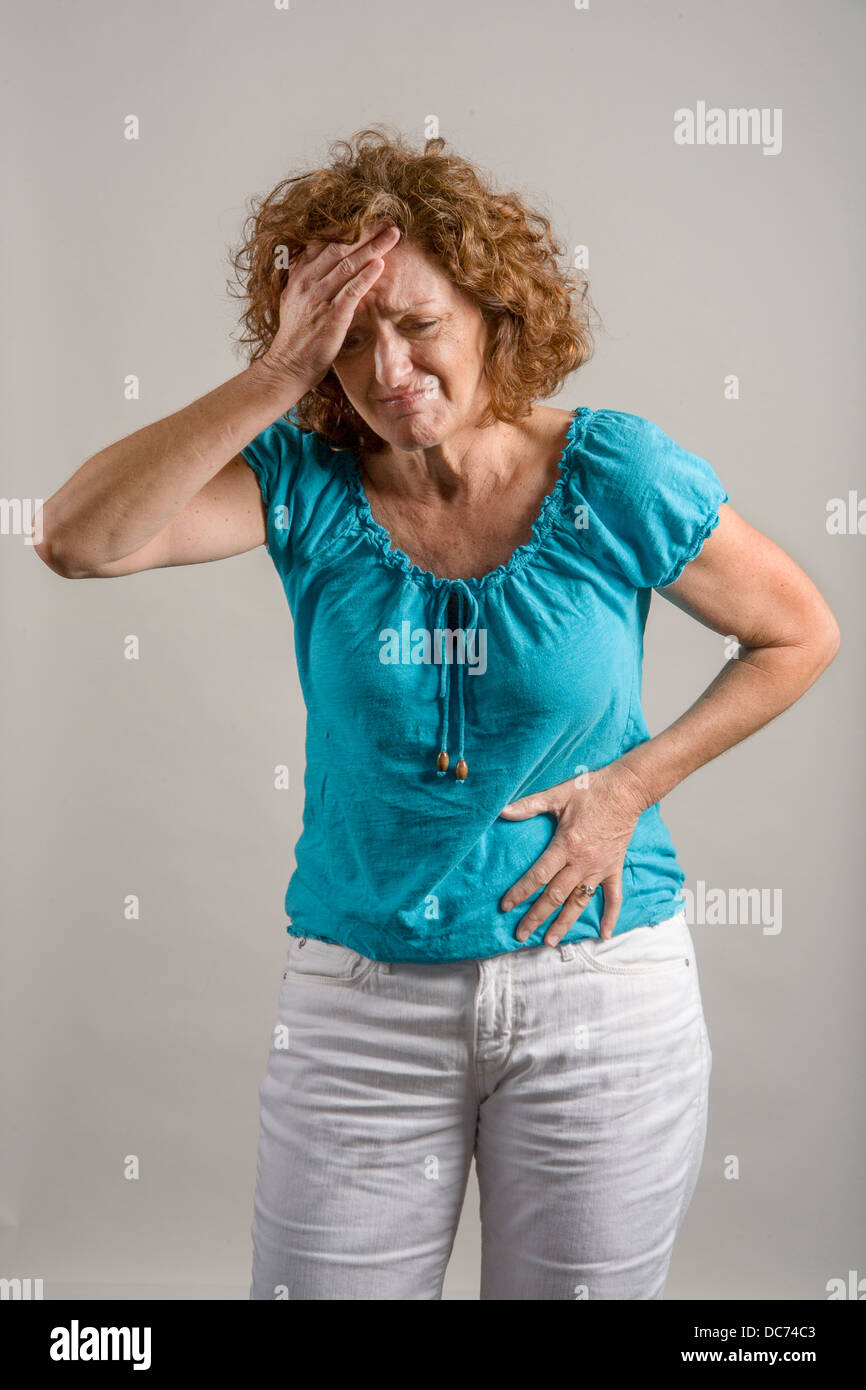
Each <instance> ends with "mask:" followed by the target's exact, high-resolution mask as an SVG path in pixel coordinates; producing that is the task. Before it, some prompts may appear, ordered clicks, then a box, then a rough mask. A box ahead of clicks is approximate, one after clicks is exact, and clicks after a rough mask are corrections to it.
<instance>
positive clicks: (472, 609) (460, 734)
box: [433, 579, 478, 782]
mask: <svg viewBox="0 0 866 1390" xmlns="http://www.w3.org/2000/svg"><path fill="white" fill-rule="evenodd" d="M452 598H455V599H456V609H457V621H456V623H455V625H454V628H455V629H456V634H457V635H456V636H455V637H454V639H453V643H452V648H451V649H452V652H453V654H454V656H455V658H456V657H457V656H458V654H461V655H462V656H463V660H462V661H457V663H456V664H457V766H456V767H455V769H454V775H455V777H456V778H457V781H458V782H465V781H466V778H467V776H468V773H469V767H468V765H467V763H466V758H465V757H464V753H465V748H464V739H465V733H466V709H465V701H466V695H465V689H464V681H465V678H466V677H465V669H464V668H465V666H466V655H467V646H468V644H467V639H466V633H467V630H472V631H473V632H474V634H475V641H476V644H477V642H478V601H477V599H476V598H475V595H474V594H473V593H472V590H471V589H470V588H469V586H468V585H467V584H466V583H465V582H464V580H462V579H452V580H449V581H448V583H447V584H443V585H442V590H441V592H440V594H439V600H438V605H437V607H436V609H435V617H434V623H433V630H434V634H435V632H436V631H439V632H441V633H442V634H443V638H442V648H441V656H442V669H441V671H440V673H439V699H440V701H441V703H442V736H441V740H440V744H441V746H440V750H439V756H438V758H437V759H436V771H437V773H438V774H439V776H440V777H444V776H445V773H446V772H447V771H448V767H449V764H450V758H449V756H448V718H449V706H450V703H451V666H452V662H451V661H449V660H448V659H447V652H446V647H445V640H444V632H445V628H446V621H447V618H448V616H449V615H448V609H449V606H450V602H451V600H452ZM464 608H465V610H466V612H465V614H464ZM465 616H468V618H469V621H468V622H465V621H464V617H465ZM434 641H435V636H434ZM461 641H462V644H463V645H462V652H460V653H458V650H457V644H458V642H461Z"/></svg>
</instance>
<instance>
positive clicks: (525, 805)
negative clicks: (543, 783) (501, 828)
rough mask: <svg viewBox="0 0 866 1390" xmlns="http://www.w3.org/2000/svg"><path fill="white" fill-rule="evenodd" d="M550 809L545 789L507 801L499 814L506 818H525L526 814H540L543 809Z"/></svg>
mask: <svg viewBox="0 0 866 1390" xmlns="http://www.w3.org/2000/svg"><path fill="white" fill-rule="evenodd" d="M552 810H553V806H552V804H551V800H550V795H549V793H548V792H546V791H545V792H533V793H532V794H531V795H530V796H521V797H519V798H518V800H517V801H509V803H508V805H507V806H503V808H502V810H501V811H500V812H499V814H500V816H504V817H505V818H506V820H526V819H527V817H528V816H540V815H541V813H542V812H543V811H552Z"/></svg>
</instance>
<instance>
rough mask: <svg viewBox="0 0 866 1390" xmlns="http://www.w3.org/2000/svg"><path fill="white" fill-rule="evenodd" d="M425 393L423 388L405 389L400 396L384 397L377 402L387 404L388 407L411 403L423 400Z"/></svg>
mask: <svg viewBox="0 0 866 1390" xmlns="http://www.w3.org/2000/svg"><path fill="white" fill-rule="evenodd" d="M425 395H426V392H425V391H423V390H421V391H404V392H403V394H402V395H400V396H386V397H385V398H384V399H382V400H379V401H377V402H376V404H377V405H382V406H385V407H386V408H389V407H393V406H397V405H411V404H412V403H413V401H422V400H423V399H424V397H425Z"/></svg>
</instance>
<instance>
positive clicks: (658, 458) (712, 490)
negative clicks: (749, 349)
mask: <svg viewBox="0 0 866 1390" xmlns="http://www.w3.org/2000/svg"><path fill="white" fill-rule="evenodd" d="M728 500H729V496H728V493H727V492H726V490H725V488H724V486H723V485H722V483H721V482H720V480H719V478H718V477H717V475H716V473H715V471H714V469H713V468H712V467H711V466H710V464H709V463H707V461H706V459H703V458H701V457H700V456H699V455H698V454H693V453H690V452H689V450H687V449H684V448H683V447H682V445H680V444H678V443H676V441H675V440H673V439H671V438H670V436H669V435H667V434H665V432H664V430H662V429H661V428H660V427H659V426H658V425H656V424H654V423H653V421H651V420H646V419H644V418H643V417H642V416H639V415H631V414H629V413H628V412H626V411H620V410H593V411H592V412H591V414H590V415H589V418H588V420H587V423H586V426H585V428H584V431H583V435H582V437H581V438H580V440H579V448H578V450H577V458H576V464H575V467H574V469H573V472H572V487H571V501H572V504H573V506H574V507H575V509H576V514H577V513H578V509H579V513H580V516H579V519H576V521H575V525H576V526H578V527H579V528H582V529H581V530H580V532H579V534H581V535H582V536H583V538H584V544H585V546H586V548H587V549H588V550H589V551H590V552H591V553H593V554H594V555H595V556H596V557H597V558H598V559H599V560H601V561H606V562H607V563H609V564H612V565H614V566H615V567H616V568H617V569H618V570H619V571H620V572H621V573H622V574H623V575H625V577H626V579H627V580H628V582H629V583H631V584H632V585H634V587H635V588H638V589H644V588H645V589H663V588H665V587H666V586H667V585H668V584H673V583H674V581H675V580H676V579H678V578H679V576H680V574H681V573H682V571H683V569H684V568H685V566H686V565H687V564H688V563H689V561H690V560H693V559H694V558H695V556H696V555H697V554H699V552H700V550H701V547H702V546H703V544H704V541H705V540H706V538H707V536H709V535H710V533H711V532H712V531H713V530H714V529H715V527H716V526H717V525H718V523H719V508H720V506H721V505H722V503H723V502H727V501H728Z"/></svg>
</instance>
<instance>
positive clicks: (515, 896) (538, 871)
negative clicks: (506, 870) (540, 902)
mask: <svg viewBox="0 0 866 1390" xmlns="http://www.w3.org/2000/svg"><path fill="white" fill-rule="evenodd" d="M567 863H568V855H567V854H566V852H565V849H564V848H563V846H562V845H561V843H557V841H556V839H555V838H554V839H553V840H552V841H551V843H550V844H549V845H548V847H547V849H546V850H545V851H544V853H543V854H542V855H540V856H539V858H538V859H536V861H535V863H534V864H533V865H532V867H531V868H529V869H527V871H526V873H525V874H524V875H523V877H522V878H519V879H518V880H517V882H516V883H512V885H511V887H510V888H509V889H508V891H507V892H506V894H505V896H504V897H503V899H502V902H501V904H500V906H501V908H502V911H503V912H510V910H511V908H512V907H516V906H517V904H518V903H522V902H525V901H526V899H527V898H529V897H531V896H532V894H533V893H535V892H537V890H538V889H539V888H543V887H544V885H545V883H549V882H550V880H551V879H552V878H553V876H554V874H558V873H559V871H560V869H562V868H564V867H565V865H566V864H567Z"/></svg>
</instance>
